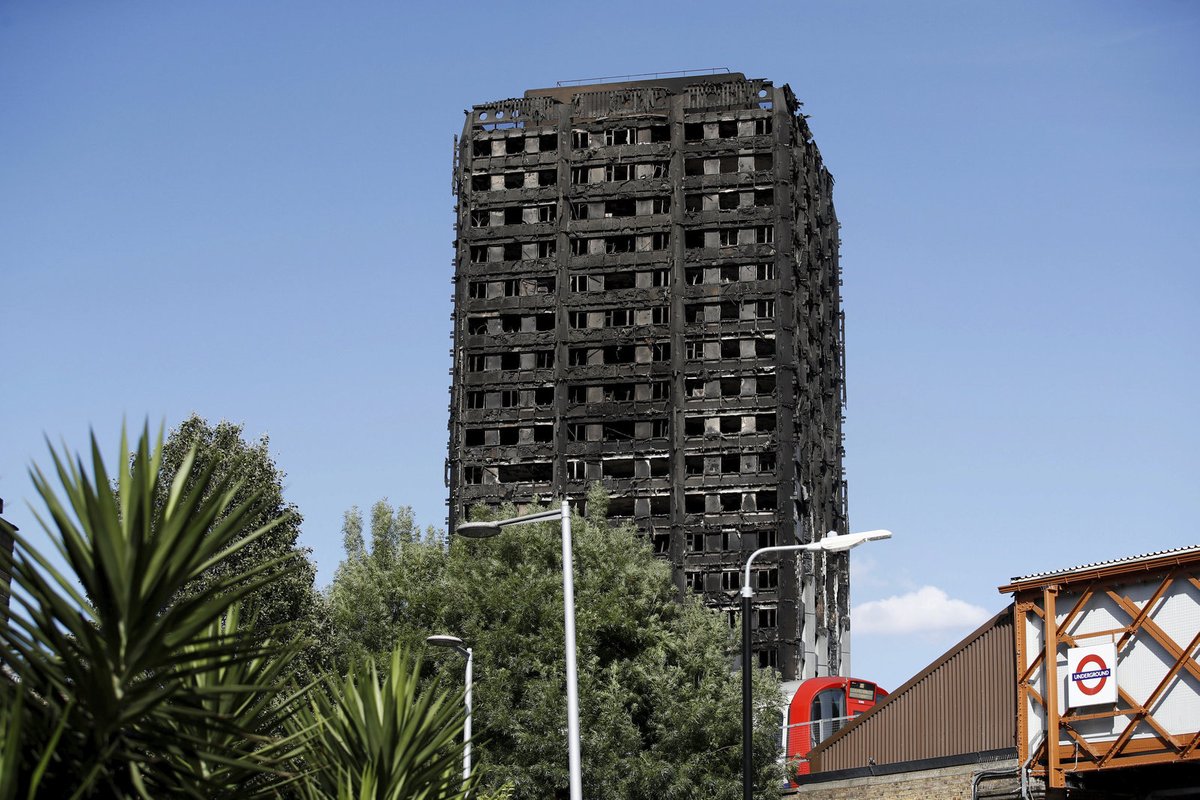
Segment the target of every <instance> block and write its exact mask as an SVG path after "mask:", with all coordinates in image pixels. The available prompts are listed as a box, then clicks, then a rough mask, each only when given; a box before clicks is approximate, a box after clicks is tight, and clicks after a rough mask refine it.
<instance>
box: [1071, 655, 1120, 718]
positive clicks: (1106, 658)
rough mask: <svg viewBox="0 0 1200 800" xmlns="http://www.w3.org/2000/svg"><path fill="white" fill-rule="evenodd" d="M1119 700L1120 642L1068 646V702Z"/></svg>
mask: <svg viewBox="0 0 1200 800" xmlns="http://www.w3.org/2000/svg"><path fill="white" fill-rule="evenodd" d="M1116 702H1117V646H1116V644H1114V643H1109V644H1098V645H1094V646H1092V647H1073V648H1071V649H1069V650H1067V705H1068V706H1069V707H1071V708H1079V707H1080V706H1098V705H1112V704H1114V703H1116Z"/></svg>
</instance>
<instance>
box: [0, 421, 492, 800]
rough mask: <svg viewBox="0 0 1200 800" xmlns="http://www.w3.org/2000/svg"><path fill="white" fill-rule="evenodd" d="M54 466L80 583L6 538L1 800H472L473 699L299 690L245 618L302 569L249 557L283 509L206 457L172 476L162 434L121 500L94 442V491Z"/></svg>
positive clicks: (389, 682) (396, 662) (407, 664)
mask: <svg viewBox="0 0 1200 800" xmlns="http://www.w3.org/2000/svg"><path fill="white" fill-rule="evenodd" d="M53 456H54V464H55V471H56V473H57V477H58V479H59V481H60V482H61V484H62V495H61V496H60V495H59V494H58V493H57V492H56V491H55V490H54V489H53V488H52V487H51V485H50V481H49V479H47V478H46V477H45V476H44V475H43V474H42V473H41V472H40V471H37V470H36V468H35V472H34V482H35V485H36V488H37V491H38V493H39V494H40V495H41V498H42V500H43V501H44V502H45V505H46V507H47V509H48V513H47V516H46V517H45V518H42V519H41V522H42V525H43V527H44V528H45V529H46V532H47V534H48V535H49V537H50V539H51V541H53V542H54V544H55V546H56V547H57V549H58V551H59V555H60V556H61V557H62V559H63V561H64V562H65V563H66V564H67V566H68V570H67V572H65V573H60V572H59V571H57V570H56V569H55V568H54V567H53V566H52V565H51V563H50V562H49V560H48V559H47V558H46V557H45V556H44V555H42V554H41V553H39V552H38V551H37V549H36V548H34V547H33V546H32V545H31V543H30V542H29V541H28V540H26V539H24V538H22V537H21V536H19V535H17V534H16V531H15V530H14V529H13V528H12V526H10V525H8V523H6V522H4V521H3V520H0V525H2V526H3V527H4V530H3V532H4V533H8V534H11V535H13V537H14V540H15V543H16V548H17V549H16V552H15V554H14V555H12V556H10V555H9V554H8V553H7V552H6V551H2V550H0V569H4V570H6V571H8V572H10V573H11V575H12V577H13V581H14V585H15V587H16V591H15V592H14V595H13V602H14V603H15V604H16V606H17V608H16V609H15V611H14V613H12V614H0V800H15V798H19V797H21V798H35V797H54V798H69V799H70V800H75V799H76V798H120V799H122V800H124V799H125V798H129V799H130V800H132V798H140V799H141V800H149V798H159V797H183V798H203V799H204V800H218V799H224V798H234V797H237V798H255V797H274V798H279V797H296V796H299V797H301V798H302V799H303V800H334V799H335V798H336V800H376V798H378V799H379V800H385V799H386V800H400V799H401V798H404V800H457V798H461V797H463V795H464V792H466V791H467V790H469V789H470V785H471V782H470V781H468V782H467V783H466V784H465V785H464V783H463V779H462V775H461V772H460V769H459V764H460V763H461V758H462V744H461V743H460V738H459V737H460V735H461V732H462V720H463V711H462V703H461V698H460V697H459V696H458V695H456V694H455V693H453V692H452V693H449V694H446V693H442V692H438V691H436V689H435V690H434V691H427V690H425V689H423V688H421V687H420V686H419V682H418V675H417V670H416V664H415V663H413V662H412V661H410V660H409V659H407V658H404V657H402V656H401V655H400V654H398V653H397V654H395V655H394V656H393V657H392V658H391V659H390V661H389V662H388V664H387V666H386V667H385V669H383V670H381V671H377V670H376V668H375V667H374V665H373V664H370V665H367V666H366V667H363V668H361V669H359V670H358V671H356V672H353V673H352V674H351V676H350V677H349V678H347V679H346V680H345V681H336V680H332V679H331V680H328V681H326V683H325V685H324V687H313V686H309V687H303V688H301V689H298V690H294V691H293V690H292V689H291V688H290V687H292V686H294V684H293V683H291V675H292V673H291V661H292V659H293V658H294V656H295V653H296V650H297V646H296V645H295V644H284V645H282V646H281V645H278V644H275V643H273V642H272V640H271V639H270V638H269V635H267V634H268V632H267V631H264V630H263V629H261V628H258V629H256V628H255V627H254V624H253V621H252V620H250V621H247V618H246V617H245V616H244V615H243V614H242V613H241V612H240V609H239V604H240V603H242V602H247V601H249V600H250V599H252V598H254V597H256V596H258V597H261V596H263V594H264V592H265V593H266V594H267V595H268V596H269V590H270V589H271V588H272V587H274V586H275V585H276V584H279V583H281V582H284V581H286V579H287V577H288V576H289V575H290V574H291V572H293V571H299V570H301V569H302V566H303V564H302V563H301V562H300V561H299V560H298V559H296V558H295V557H294V554H293V553H289V552H284V553H283V554H280V555H277V556H274V557H266V558H264V557H262V556H261V555H260V557H258V558H253V559H246V558H244V557H243V556H244V554H245V552H246V551H247V550H250V549H252V548H253V547H254V546H255V545H256V543H258V542H259V541H260V540H262V539H264V538H267V537H269V536H270V534H271V533H272V532H273V531H274V530H275V529H276V528H279V527H282V526H285V525H287V524H288V521H289V514H288V512H287V511H286V510H282V511H281V510H280V508H279V506H278V502H277V501H276V500H274V499H273V498H272V496H271V494H270V493H269V492H266V491H263V490H261V489H260V490H258V491H249V492H247V490H246V485H245V482H243V481H240V480H238V479H237V477H236V475H237V470H228V469H227V470H224V471H223V474H221V476H220V477H218V476H217V473H218V471H219V464H220V462H219V461H217V460H212V459H210V460H209V461H208V462H207V464H206V466H204V467H203V468H201V467H200V465H199V460H198V459H197V458H196V457H195V454H194V453H193V452H189V453H187V454H185V455H184V456H183V457H182V458H181V459H180V463H179V465H178V468H177V469H176V470H174V471H173V472H172V471H170V470H169V469H168V468H167V467H165V465H164V461H163V448H162V446H161V445H159V446H156V447H153V448H152V447H151V445H150V441H149V435H148V433H143V435H142V438H141V440H140V441H139V443H138V446H137V450H136V452H135V453H134V454H133V455H132V457H130V456H129V454H128V453H127V451H126V448H125V442H124V440H122V458H121V460H120V461H119V462H118V463H122V464H127V465H128V468H127V469H122V470H120V471H119V474H118V475H117V476H116V480H115V488H116V491H112V488H113V485H114V484H113V483H112V482H111V481H110V479H109V473H108V472H107V470H106V468H105V466H104V463H103V460H102V458H101V456H100V453H99V449H98V447H97V446H96V444H95V442H94V441H93V443H92V459H91V462H92V463H91V473H90V474H88V471H87V469H86V467H85V465H84V463H83V462H82V460H78V459H77V460H75V461H72V460H71V459H70V458H69V457H68V456H67V455H66V454H65V453H64V454H62V455H59V454H57V453H54V454H53ZM164 484H166V485H165V487H164ZM271 509H274V512H272V511H271ZM260 521H261V522H263V523H264V524H262V525H258V522H260ZM239 564H240V566H238V565H239ZM198 584H203V585H204V586H205V587H206V591H203V592H200V591H195V590H194V587H195V586H196V585H198ZM77 585H78V586H79V587H82V591H80V590H79V589H77V588H76V586H77ZM189 588H190V589H191V590H189ZM261 608H262V606H260V609H261ZM284 728H287V732H286V733H285V734H282V735H281V734H280V733H279V732H280V731H281V730H283V729H284Z"/></svg>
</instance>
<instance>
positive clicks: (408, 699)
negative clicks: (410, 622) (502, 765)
mask: <svg viewBox="0 0 1200 800" xmlns="http://www.w3.org/2000/svg"><path fill="white" fill-rule="evenodd" d="M419 683H420V667H419V662H418V661H417V660H416V659H414V658H411V657H409V656H408V655H407V654H405V653H404V652H403V651H402V650H401V649H399V648H397V649H396V650H394V651H392V654H391V660H390V662H389V664H388V668H387V670H386V672H385V673H384V674H383V676H382V680H381V679H380V675H379V671H378V670H377V669H376V666H375V662H374V661H373V660H371V659H367V660H366V661H365V662H363V663H362V664H361V665H359V666H358V667H357V668H356V669H354V670H352V671H351V672H350V674H349V675H348V676H347V677H346V678H345V679H344V680H343V681H341V682H336V681H332V680H331V681H329V682H328V683H327V684H326V686H325V687H324V688H325V691H313V692H312V693H311V695H310V704H309V706H308V708H307V709H306V710H305V711H304V712H303V713H301V714H298V715H296V716H295V717H293V718H292V723H291V724H292V726H293V729H294V730H295V731H297V732H301V731H308V738H307V740H306V742H307V745H306V747H305V748H304V750H303V752H304V753H305V758H306V761H307V762H308V764H309V766H310V767H311V770H310V772H309V773H308V774H307V775H306V776H305V778H304V779H303V780H302V781H301V782H300V783H299V784H298V786H299V792H300V795H301V796H302V797H303V798H305V800H456V798H465V797H467V796H468V794H469V793H470V792H471V790H472V788H473V786H474V783H475V781H474V778H473V777H472V778H471V780H469V781H467V782H465V783H464V781H463V776H462V755H463V743H462V738H461V737H462V731H463V723H464V721H465V710H464V707H463V697H462V694H461V693H455V692H447V691H443V690H441V689H440V688H439V687H438V686H437V684H432V685H428V686H424V687H421V686H419Z"/></svg>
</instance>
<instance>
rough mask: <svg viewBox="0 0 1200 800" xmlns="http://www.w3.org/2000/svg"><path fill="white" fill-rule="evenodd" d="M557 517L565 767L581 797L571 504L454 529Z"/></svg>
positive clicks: (483, 532)
mask: <svg viewBox="0 0 1200 800" xmlns="http://www.w3.org/2000/svg"><path fill="white" fill-rule="evenodd" d="M556 518H557V519H559V520H561V523H562V561H563V620H564V622H563V627H564V628H565V630H566V651H567V767H568V771H569V774H570V780H571V800H583V772H582V769H581V767H580V759H579V673H578V669H577V667H576V664H575V578H574V571H575V570H574V560H573V558H572V555H571V505H570V503H569V502H568V501H567V500H563V501H562V510H561V511H541V512H539V513H537V514H526V515H525V516H523V517H513V518H512V519H501V520H496V521H494V522H464V523H462V524H461V525H459V526H458V527H457V528H455V532H456V533H458V534H460V535H462V536H466V537H468V538H472V539H484V538H487V537H489V536H496V535H497V534H499V533H500V531H501V529H502V528H505V527H507V526H509V525H527V524H530V523H534V522H548V521H550V520H552V519H556Z"/></svg>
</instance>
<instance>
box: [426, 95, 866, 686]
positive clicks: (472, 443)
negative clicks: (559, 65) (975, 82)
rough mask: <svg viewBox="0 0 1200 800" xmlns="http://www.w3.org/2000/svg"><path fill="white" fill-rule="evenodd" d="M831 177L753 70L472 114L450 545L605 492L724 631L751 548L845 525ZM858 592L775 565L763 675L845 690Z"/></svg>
mask: <svg viewBox="0 0 1200 800" xmlns="http://www.w3.org/2000/svg"><path fill="white" fill-rule="evenodd" d="M832 185H833V181H832V178H831V177H830V175H829V173H828V172H827V171H826V170H825V168H824V166H823V165H822V162H821V157H820V154H819V152H818V151H817V148H816V145H815V143H814V142H813V140H812V136H811V133H810V131H809V128H808V125H807V123H806V120H805V118H804V116H803V114H801V113H800V104H799V103H798V102H797V100H796V98H795V96H794V95H793V93H792V91H791V89H790V88H789V87H787V86H786V85H785V86H782V87H776V86H774V85H773V84H772V83H771V82H770V81H766V80H757V79H751V80H748V79H746V78H745V77H744V76H742V75H740V74H737V73H731V74H727V75H710V76H704V77H703V78H669V79H664V80H658V81H639V82H627V83H617V84H603V85H592V86H574V87H567V88H554V89H542V90H530V91H528V92H526V93H525V96H524V97H522V98H515V99H510V100H503V101H499V102H493V103H485V104H481V105H477V106H475V107H473V108H472V109H471V110H470V111H468V112H467V120H466V124H465V125H464V128H463V132H462V136H461V138H460V139H459V140H458V141H457V142H456V146H455V163H454V190H455V195H456V198H457V209H456V210H457V237H456V241H455V278H454V281H455V290H454V314H453V325H454V330H453V349H452V357H453V364H454V366H453V370H452V373H453V382H452V386H451V402H450V447H449V458H448V460H447V476H446V477H447V484H448V486H449V489H450V511H449V524H450V526H451V529H453V526H454V525H455V524H456V522H457V521H461V520H463V519H465V515H466V513H468V510H469V509H470V508H472V507H474V506H480V505H481V506H490V507H498V506H499V505H501V504H504V503H512V504H514V505H515V506H516V507H517V508H518V509H523V508H524V507H525V506H528V505H531V504H535V503H545V502H549V501H551V500H553V499H555V498H560V497H569V498H571V499H572V501H573V503H574V504H575V505H576V506H577V507H578V506H579V505H580V504H581V503H583V502H584V498H585V496H586V493H587V489H588V487H589V486H590V485H591V484H592V483H594V482H597V481H598V482H600V483H602V484H603V486H604V487H605V489H606V490H607V491H608V492H609V494H610V496H611V500H610V504H609V509H608V513H609V516H610V517H613V518H616V519H618V520H629V521H632V522H634V523H636V524H637V526H638V528H639V529H640V530H641V531H642V532H643V533H644V534H645V535H646V536H648V537H649V539H650V541H651V542H652V544H653V547H654V549H655V551H656V552H657V553H659V554H660V555H661V556H662V557H664V558H666V559H668V560H669V561H670V563H671V565H672V567H673V569H674V577H675V582H676V585H677V587H678V588H679V590H680V591H681V592H696V593H698V594H700V595H701V596H702V597H703V599H704V601H705V602H706V604H708V605H709V606H711V607H713V608H716V609H720V610H723V611H724V612H726V613H727V615H728V617H729V619H730V623H731V625H732V624H734V623H735V622H736V614H737V611H736V608H737V591H738V589H739V584H740V580H741V577H740V574H739V568H740V567H741V565H742V564H744V562H745V558H746V556H747V555H748V554H749V553H750V552H751V551H753V550H754V549H756V548H759V547H764V546H770V545H775V544H791V543H803V542H808V541H811V540H812V539H813V538H814V537H815V538H819V537H820V536H822V535H824V533H825V532H826V531H829V530H836V531H838V532H845V531H846V492H845V482H844V479H843V472H842V455H843V449H842V432H841V428H842V419H843V417H842V411H843V407H844V402H845V393H844V386H845V383H844V355H843V354H844V348H843V341H844V340H843V317H842V312H841V299H840V284H841V281H840V271H839V267H838V252H837V251H838V226H837V219H836V216H835V215H834V211H833V205H832ZM756 564H757V561H756ZM847 578H848V575H847V571H846V558H845V556H844V555H831V556H824V555H821V554H802V555H799V556H796V557H784V558H781V559H776V560H768V561H764V563H763V564H762V566H761V568H759V569H758V571H756V572H755V574H754V576H753V579H754V581H755V583H756V586H755V591H756V595H755V601H756V606H755V619H754V620H753V623H754V629H755V633H754V636H755V638H754V642H753V647H754V649H755V651H756V653H757V658H758V663H759V665H760V666H764V667H767V666H769V667H775V668H777V669H779V670H780V671H781V672H782V674H783V676H784V678H785V679H792V678H800V677H810V676H812V675H817V674H830V673H836V672H837V671H838V668H839V664H840V660H841V652H842V645H843V639H844V637H845V635H846V631H847V620H848V616H847V608H846V603H847Z"/></svg>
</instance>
